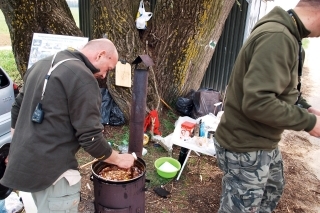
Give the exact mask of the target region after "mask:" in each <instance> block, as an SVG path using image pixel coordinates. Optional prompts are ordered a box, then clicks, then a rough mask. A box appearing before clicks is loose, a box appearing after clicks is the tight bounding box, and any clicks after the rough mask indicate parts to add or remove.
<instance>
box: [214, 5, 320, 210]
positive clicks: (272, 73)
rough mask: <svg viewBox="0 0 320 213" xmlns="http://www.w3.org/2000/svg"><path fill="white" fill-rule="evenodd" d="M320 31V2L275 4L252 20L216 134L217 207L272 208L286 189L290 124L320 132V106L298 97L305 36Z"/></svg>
mask: <svg viewBox="0 0 320 213" xmlns="http://www.w3.org/2000/svg"><path fill="white" fill-rule="evenodd" d="M319 36H320V1H319V0H300V1H299V2H298V4H297V6H296V7H295V8H294V9H291V10H289V11H284V10H283V9H281V8H280V7H275V8H274V9H273V10H272V11H270V13H268V14H267V15H266V16H264V17H263V18H262V19H260V20H259V21H258V22H257V24H256V25H255V26H254V28H253V30H252V32H251V35H250V36H249V38H248V39H247V41H246V42H245V43H244V44H243V47H242V48H241V50H240V52H239V54H238V57H237V60H236V62H235V64H234V67H233V71H232V74H231V76H230V80H229V83H228V91H227V93H226V102H225V106H224V114H223V116H222V117H221V121H220V123H219V125H218V127H217V130H216V133H215V148H216V152H217V162H218V166H219V167H220V168H221V170H222V171H223V178H222V195H221V201H220V208H219V211H218V212H219V213H244V212H251V213H262V212H263V213H269V212H272V211H273V210H274V209H275V208H276V206H277V204H278V202H279V200H280V197H281V196H282V193H283V190H284V184H285V181H284V176H283V161H282V156H281V152H280V150H279V148H278V143H279V141H280V140H281V134H282V132H283V131H284V130H285V129H289V130H296V131H306V132H308V133H309V134H310V135H312V136H315V137H319V136H320V111H319V110H318V109H315V108H314V107H312V106H310V105H309V104H308V103H307V102H306V100H305V99H303V98H302V97H301V95H300V94H301V93H300V91H299V88H300V84H299V79H300V78H299V75H300V73H301V71H302V66H303V60H304V58H303V57H304V54H303V52H302V51H301V50H302V46H301V39H303V38H306V37H319Z"/></svg>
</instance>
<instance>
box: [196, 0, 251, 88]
mask: <svg viewBox="0 0 320 213" xmlns="http://www.w3.org/2000/svg"><path fill="white" fill-rule="evenodd" d="M239 2H240V5H238V4H236V3H235V4H234V6H233V8H232V9H231V11H230V14H229V16H228V18H227V20H226V23H225V26H224V29H223V31H222V34H221V37H220V39H219V41H218V43H217V46H216V50H215V52H214V54H213V57H212V59H211V62H210V63H209V65H208V68H207V71H206V74H205V75H204V77H203V79H202V82H201V86H200V87H201V88H211V89H214V90H218V91H225V88H226V86H227V84H228V81H229V77H230V74H231V72H232V67H233V64H234V62H235V60H236V57H237V55H238V53H239V50H240V48H241V46H242V44H243V37H244V30H245V24H246V17H247V11H248V3H247V1H246V0H239Z"/></svg>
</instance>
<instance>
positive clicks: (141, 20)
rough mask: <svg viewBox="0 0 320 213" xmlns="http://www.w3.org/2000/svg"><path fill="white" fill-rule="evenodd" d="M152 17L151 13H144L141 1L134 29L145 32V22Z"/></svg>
mask: <svg viewBox="0 0 320 213" xmlns="http://www.w3.org/2000/svg"><path fill="white" fill-rule="evenodd" d="M151 17H152V13H151V12H146V10H145V8H144V3H143V0H141V1H140V4H139V10H138V13H137V18H136V27H137V29H140V30H145V29H146V28H147V21H149V20H150V19H151Z"/></svg>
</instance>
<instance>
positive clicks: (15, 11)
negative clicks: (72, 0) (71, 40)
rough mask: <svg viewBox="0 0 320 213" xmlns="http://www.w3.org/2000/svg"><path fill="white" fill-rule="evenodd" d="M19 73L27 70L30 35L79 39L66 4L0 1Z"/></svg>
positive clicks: (61, 0) (54, 0)
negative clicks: (67, 36)
mask: <svg viewBox="0 0 320 213" xmlns="http://www.w3.org/2000/svg"><path fill="white" fill-rule="evenodd" d="M0 9H1V10H2V12H3V14H4V17H5V20H6V23H7V25H8V28H9V32H10V37H11V43H12V50H13V53H14V57H15V61H16V64H17V68H18V71H19V72H20V74H21V76H22V77H23V76H24V74H25V72H26V70H27V67H28V60H29V55H30V47H31V44H32V37H33V33H48V34H60V35H71V36H82V32H81V31H80V29H79V28H78V27H77V26H76V23H75V21H74V19H73V17H72V14H71V11H70V8H69V7H68V5H67V3H66V1H65V0H51V1H42V0H41V1H39V0H0Z"/></svg>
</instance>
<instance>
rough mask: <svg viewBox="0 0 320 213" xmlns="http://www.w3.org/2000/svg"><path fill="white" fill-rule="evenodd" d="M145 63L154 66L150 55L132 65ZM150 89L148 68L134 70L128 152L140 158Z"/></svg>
mask: <svg viewBox="0 0 320 213" xmlns="http://www.w3.org/2000/svg"><path fill="white" fill-rule="evenodd" d="M141 62H143V63H144V64H145V65H146V66H147V67H149V66H151V65H153V61H152V59H151V58H150V57H149V56H148V55H139V56H138V57H137V58H136V60H134V61H133V62H132V63H133V64H136V67H137V64H139V63H141ZM147 87H148V68H147V69H136V68H135V69H134V78H133V89H132V101H131V113H130V124H129V128H130V133H129V148H128V152H129V153H132V152H135V153H136V154H137V156H138V157H142V148H143V134H144V132H143V128H144V120H145V115H146V105H147V104H146V100H147Z"/></svg>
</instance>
